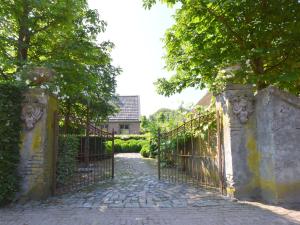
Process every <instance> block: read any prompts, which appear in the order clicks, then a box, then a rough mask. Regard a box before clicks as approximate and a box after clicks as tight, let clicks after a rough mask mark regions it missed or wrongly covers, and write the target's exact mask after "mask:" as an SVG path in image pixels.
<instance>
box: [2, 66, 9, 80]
mask: <svg viewBox="0 0 300 225" xmlns="http://www.w3.org/2000/svg"><path fill="white" fill-rule="evenodd" d="M0 75H1V77H3V79H4V80H8V76H7V74H5V73H4V71H3V69H2V68H0Z"/></svg>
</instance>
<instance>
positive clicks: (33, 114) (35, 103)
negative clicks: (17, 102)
mask: <svg viewBox="0 0 300 225" xmlns="http://www.w3.org/2000/svg"><path fill="white" fill-rule="evenodd" d="M44 109H45V105H44V104H43V103H41V102H40V100H39V98H37V97H34V96H26V97H25V101H24V104H23V108H22V120H23V121H24V122H25V127H26V129H28V130H31V129H33V128H34V126H35V124H36V123H37V122H38V121H39V120H40V119H41V118H42V116H43V113H44Z"/></svg>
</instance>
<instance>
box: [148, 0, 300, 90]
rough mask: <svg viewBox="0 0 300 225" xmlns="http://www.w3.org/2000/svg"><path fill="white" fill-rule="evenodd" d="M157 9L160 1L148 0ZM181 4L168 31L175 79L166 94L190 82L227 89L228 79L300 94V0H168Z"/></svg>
mask: <svg viewBox="0 0 300 225" xmlns="http://www.w3.org/2000/svg"><path fill="white" fill-rule="evenodd" d="M143 2H144V7H145V8H151V6H152V5H153V4H155V3H156V0H144V1H143ZM162 2H163V3H167V4H169V5H174V4H176V3H178V4H176V6H177V5H178V7H179V9H177V11H176V14H175V16H174V18H175V21H176V22H175V24H174V25H173V26H172V27H171V28H169V29H168V30H167V31H166V34H165V39H164V42H165V48H166V51H167V54H166V57H165V59H166V67H167V69H168V70H171V71H175V75H173V76H172V77H171V78H170V79H165V78H161V79H159V80H158V81H157V83H156V84H157V89H158V92H159V93H160V94H164V95H167V96H169V95H172V94H174V93H176V92H181V91H182V90H183V89H184V88H186V87H196V88H201V89H202V88H209V89H210V90H211V91H219V90H221V89H222V88H223V87H224V85H225V84H226V83H229V82H230V83H240V84H254V85H255V86H256V88H257V89H261V88H264V87H266V86H268V85H270V84H272V85H275V86H278V87H279V88H281V89H284V90H287V91H290V92H292V93H295V94H300V57H299V56H300V2H299V1H298V0H257V1H252V0H222V1H221V0H162Z"/></svg>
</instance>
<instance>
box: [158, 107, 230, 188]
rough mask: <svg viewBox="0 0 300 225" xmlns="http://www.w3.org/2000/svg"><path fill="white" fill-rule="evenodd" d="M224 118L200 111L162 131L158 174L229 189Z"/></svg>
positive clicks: (159, 142)
mask: <svg viewBox="0 0 300 225" xmlns="http://www.w3.org/2000/svg"><path fill="white" fill-rule="evenodd" d="M221 125H222V122H221V118H220V116H219V112H218V113H217V116H216V114H215V113H207V114H205V115H198V116H197V117H196V118H191V119H190V120H189V121H187V122H184V123H183V124H182V125H181V126H179V127H177V128H175V129H173V130H171V131H169V132H166V133H159V134H158V177H159V179H163V180H169V181H171V182H179V183H189V184H194V185H198V186H202V187H205V188H212V189H217V190H219V191H220V192H221V193H224V191H225V185H224V179H223V177H224V176H223V174H224V160H223V149H222V142H221V141H222V126H221Z"/></svg>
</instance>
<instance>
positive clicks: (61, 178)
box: [56, 135, 80, 185]
mask: <svg viewBox="0 0 300 225" xmlns="http://www.w3.org/2000/svg"><path fill="white" fill-rule="evenodd" d="M58 145H59V152H58V162H57V171H56V181H57V183H58V185H63V184H66V183H68V181H70V180H71V179H72V178H73V177H74V174H75V171H76V162H77V156H78V151H79V145H80V136H75V135H61V136H59V140H58Z"/></svg>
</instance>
